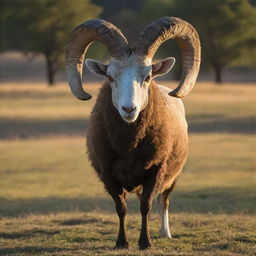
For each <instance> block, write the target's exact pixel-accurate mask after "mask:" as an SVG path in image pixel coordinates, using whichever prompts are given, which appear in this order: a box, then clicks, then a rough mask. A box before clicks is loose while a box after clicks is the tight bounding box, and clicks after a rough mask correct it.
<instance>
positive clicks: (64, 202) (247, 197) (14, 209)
mask: <svg viewBox="0 0 256 256" xmlns="http://www.w3.org/2000/svg"><path fill="white" fill-rule="evenodd" d="M255 192H256V191H255V189H254V188H244V189H238V188H236V187H229V188H226V187H213V188H205V189H200V190H193V191H180V190H177V191H174V194H173V198H172V203H171V212H173V213H179V212H186V213H214V214H217V213H226V214H239V213H246V214H255V213H256V207H255V205H256V196H255V194H256V193H255ZM128 209H129V213H139V204H138V201H137V198H135V196H132V197H130V198H128ZM74 210H80V211H83V212H92V211H105V212H110V213H115V208H114V204H113V201H112V199H111V198H110V197H108V196H105V197H84V198H60V197H49V198H31V199H5V198H0V216H1V215H2V216H18V215H23V214H28V213H35V214H37V213H38V214H44V213H56V212H72V211H74ZM153 210H154V211H157V209H156V206H155V205H154V207H153ZM74 222H75V223H77V222H76V221H74ZM66 225H72V223H66Z"/></svg>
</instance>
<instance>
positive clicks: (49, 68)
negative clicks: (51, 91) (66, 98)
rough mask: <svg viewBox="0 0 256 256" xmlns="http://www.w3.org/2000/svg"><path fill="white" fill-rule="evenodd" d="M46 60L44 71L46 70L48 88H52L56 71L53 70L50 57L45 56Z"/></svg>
mask: <svg viewBox="0 0 256 256" xmlns="http://www.w3.org/2000/svg"><path fill="white" fill-rule="evenodd" d="M45 58H46V69H47V82H48V85H49V86H53V85H54V83H55V74H56V69H55V68H54V62H53V61H52V60H51V58H50V56H47V55H46V56H45Z"/></svg>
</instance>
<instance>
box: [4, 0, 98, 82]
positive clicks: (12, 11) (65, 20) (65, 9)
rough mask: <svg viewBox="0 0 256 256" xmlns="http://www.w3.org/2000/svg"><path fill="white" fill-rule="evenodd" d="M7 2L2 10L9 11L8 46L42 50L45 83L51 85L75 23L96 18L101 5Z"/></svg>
mask: <svg viewBox="0 0 256 256" xmlns="http://www.w3.org/2000/svg"><path fill="white" fill-rule="evenodd" d="M4 1H6V0H4ZM9 2H11V3H9V4H8V3H7V4H6V5H5V11H4V12H5V13H8V14H9V18H6V19H5V20H6V27H7V28H8V34H9V38H10V39H12V40H11V41H12V44H11V46H13V47H12V48H16V49H18V50H23V51H32V52H35V53H42V54H43V55H44V56H45V59H46V65H47V78H48V83H49V85H52V84H54V78H55V74H56V72H57V71H58V70H59V69H60V68H61V67H62V66H63V63H64V55H63V54H64V48H65V45H66V42H67V39H68V36H69V34H70V32H71V31H72V30H73V28H74V27H75V26H76V25H77V24H79V23H81V22H83V21H85V20H88V19H92V18H95V17H97V16H98V15H99V14H100V12H101V8H100V7H98V6H96V5H93V4H91V3H90V1H89V0H73V1H72V0H61V1H60V0H36V1H35V0H13V1H9ZM7 16H8V15H7ZM8 22H9V23H8ZM15 37H16V40H14V38H15ZM14 41H15V42H16V43H13V42H14Z"/></svg>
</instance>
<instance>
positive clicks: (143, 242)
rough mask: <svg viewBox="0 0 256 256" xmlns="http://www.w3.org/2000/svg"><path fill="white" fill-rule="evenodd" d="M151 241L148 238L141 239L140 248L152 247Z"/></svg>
mask: <svg viewBox="0 0 256 256" xmlns="http://www.w3.org/2000/svg"><path fill="white" fill-rule="evenodd" d="M151 246H152V245H151V243H150V242H149V241H147V240H140V241H139V248H140V250H147V249H149V248H150V247H151Z"/></svg>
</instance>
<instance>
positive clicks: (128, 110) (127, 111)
mask: <svg viewBox="0 0 256 256" xmlns="http://www.w3.org/2000/svg"><path fill="white" fill-rule="evenodd" d="M122 109H123V110H124V111H125V112H126V113H128V114H130V113H131V112H133V111H134V110H135V109H136V106H129V107H128V106H122Z"/></svg>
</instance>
